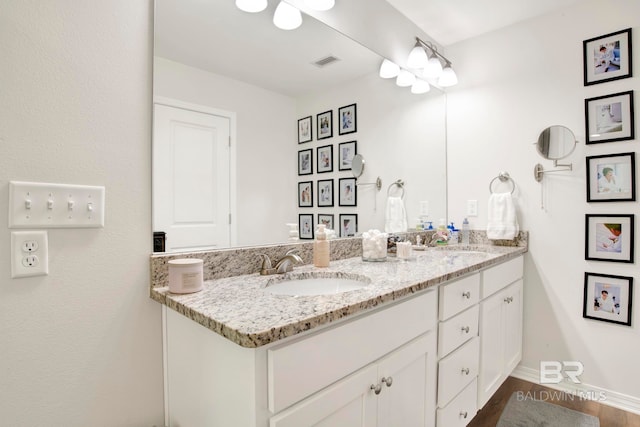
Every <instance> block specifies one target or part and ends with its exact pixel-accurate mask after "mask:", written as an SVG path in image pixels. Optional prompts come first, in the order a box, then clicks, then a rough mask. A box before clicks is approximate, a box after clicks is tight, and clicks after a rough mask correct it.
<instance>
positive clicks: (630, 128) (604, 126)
mask: <svg viewBox="0 0 640 427" xmlns="http://www.w3.org/2000/svg"><path fill="white" fill-rule="evenodd" d="M584 116H585V123H586V126H587V134H586V135H587V141H586V142H587V144H598V143H601V142H613V141H626V140H629V139H633V138H634V134H635V125H634V116H633V91H632V90H630V91H628V92H620V93H614V94H612V95H605V96H598V97H596V98H589V99H585V100H584Z"/></svg>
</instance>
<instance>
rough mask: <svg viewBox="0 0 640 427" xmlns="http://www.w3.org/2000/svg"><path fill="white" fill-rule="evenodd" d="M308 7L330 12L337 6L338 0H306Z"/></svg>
mask: <svg viewBox="0 0 640 427" xmlns="http://www.w3.org/2000/svg"><path fill="white" fill-rule="evenodd" d="M305 3H306V4H307V6H309V7H310V8H311V9H314V10H323V11H324V10H329V9H331V8H332V7H333V6H334V5H335V4H336V0H305Z"/></svg>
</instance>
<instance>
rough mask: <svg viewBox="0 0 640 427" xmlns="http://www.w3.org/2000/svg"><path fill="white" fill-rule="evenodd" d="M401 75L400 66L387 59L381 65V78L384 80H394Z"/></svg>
mask: <svg viewBox="0 0 640 427" xmlns="http://www.w3.org/2000/svg"><path fill="white" fill-rule="evenodd" d="M398 74H400V67H399V66H398V64H396V63H394V62H391V61H389V60H388V59H385V60H384V61H382V64H380V77H382V78H383V79H392V78H394V77H398Z"/></svg>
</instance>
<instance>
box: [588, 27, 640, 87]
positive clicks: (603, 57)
mask: <svg viewBox="0 0 640 427" xmlns="http://www.w3.org/2000/svg"><path fill="white" fill-rule="evenodd" d="M582 56H583V67H584V85H585V86H589V85H594V84H598V83H604V82H610V81H612V80H619V79H625V78H627V77H631V76H632V75H633V73H632V63H633V61H632V52H631V28H627V29H626V30H621V31H616V32H615V33H610V34H605V35H603V36H598V37H594V38H591V39H588V40H584V41H583V42H582Z"/></svg>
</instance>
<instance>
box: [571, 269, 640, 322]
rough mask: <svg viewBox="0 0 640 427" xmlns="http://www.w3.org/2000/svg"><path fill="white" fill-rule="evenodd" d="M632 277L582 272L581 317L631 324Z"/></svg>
mask: <svg viewBox="0 0 640 427" xmlns="http://www.w3.org/2000/svg"><path fill="white" fill-rule="evenodd" d="M632 302H633V277H627V276H614V275H611V274H597V273H584V302H583V308H582V317H584V318H585V319H595V320H602V321H603V322H611V323H619V324H621V325H626V326H631V309H632V305H633V304H632Z"/></svg>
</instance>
